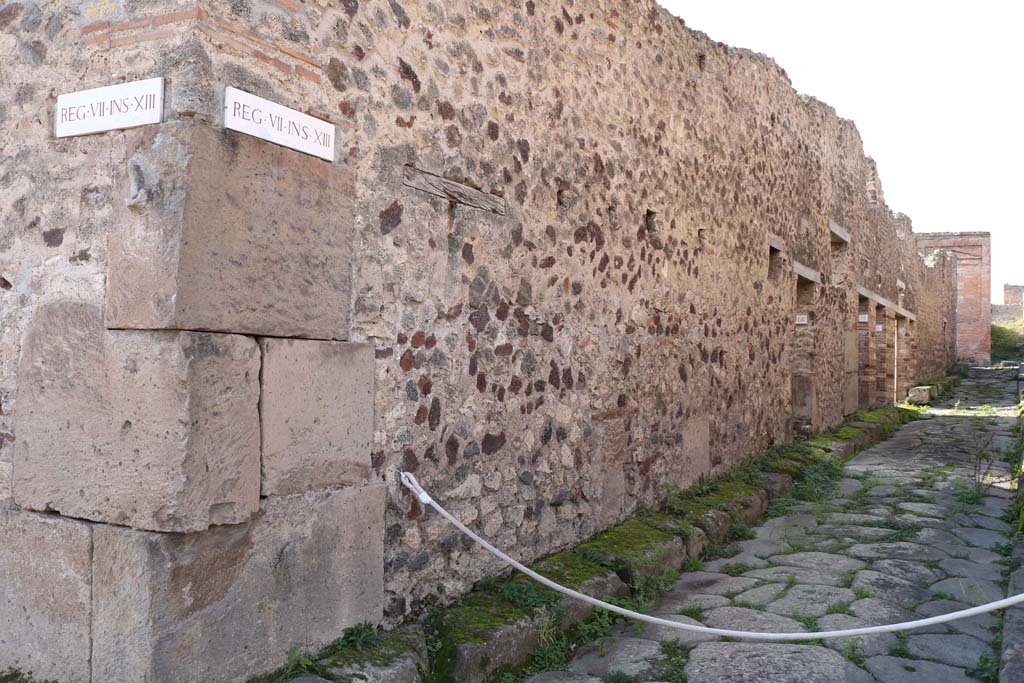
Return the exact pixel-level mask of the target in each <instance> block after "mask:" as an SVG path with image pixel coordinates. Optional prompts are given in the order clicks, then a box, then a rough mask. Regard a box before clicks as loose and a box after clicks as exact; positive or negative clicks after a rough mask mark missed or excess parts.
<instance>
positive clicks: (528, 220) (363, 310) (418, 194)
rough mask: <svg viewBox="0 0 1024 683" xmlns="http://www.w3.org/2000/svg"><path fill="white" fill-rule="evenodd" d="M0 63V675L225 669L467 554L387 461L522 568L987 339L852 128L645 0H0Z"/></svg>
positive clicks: (973, 283) (286, 645)
mask: <svg viewBox="0 0 1024 683" xmlns="http://www.w3.org/2000/svg"><path fill="white" fill-rule="evenodd" d="M0 57H2V59H0V211H2V216H0V220H2V223H0V508H2V513H0V613H2V614H3V615H7V614H14V615H17V617H18V619H17V620H13V621H12V620H8V619H0V643H4V647H3V648H0V671H2V670H3V669H4V668H6V667H8V666H10V667H15V668H19V669H24V670H26V671H31V672H32V673H33V674H34V675H36V676H38V677H40V678H59V679H60V680H62V681H65V682H67V683H78V682H80V681H93V682H95V683H99V682H100V681H102V682H103V683H113V682H115V681H116V682H120V681H175V682H176V683H182V682H187V681H208V680H244V678H245V676H247V675H250V674H253V673H257V672H259V671H261V670H266V669H270V668H273V667H274V666H276V665H278V664H280V663H281V662H282V661H284V658H285V656H286V654H287V652H288V650H289V649H290V648H291V647H292V646H293V645H295V644H298V643H304V644H305V645H307V646H315V645H316V644H317V643H320V644H322V643H326V642H329V641H330V640H332V639H333V638H335V637H337V636H338V635H339V634H340V633H341V630H342V629H343V628H345V627H346V626H349V625H351V624H354V623H358V622H360V621H373V622H384V623H386V624H394V623H397V622H398V621H399V620H401V619H402V618H404V617H405V616H406V615H408V614H410V613H415V612H419V611H421V610H422V609H423V608H424V607H425V606H427V605H429V604H432V603H436V602H442V601H445V600H448V599H450V598H451V597H452V596H454V595H458V594H460V593H462V592H465V591H466V590H468V588H469V587H470V586H471V585H472V584H473V582H475V581H476V580H478V579H480V578H481V577H483V576H485V575H487V574H490V573H494V572H495V571H497V570H498V569H499V566H498V565H497V564H496V563H495V561H493V560H491V559H489V558H488V557H485V556H484V555H483V554H482V553H481V552H479V551H478V550H477V549H475V548H472V547H470V546H469V545H467V543H466V541H465V539H463V538H462V537H460V536H459V535H458V534H457V532H455V531H454V530H452V529H451V528H450V527H449V526H447V525H446V524H445V522H444V521H443V520H441V519H439V518H438V517H437V516H436V515H432V514H429V513H428V512H426V511H425V510H424V509H423V508H422V507H421V505H420V504H419V503H418V501H417V500H416V499H415V498H414V497H412V496H410V495H408V494H407V493H406V491H405V490H404V489H403V488H402V487H401V486H400V485H399V484H398V482H397V473H398V472H399V471H400V470H408V471H411V472H413V473H415V475H416V476H417V477H418V478H419V480H420V482H421V483H422V484H423V485H424V486H425V487H426V488H427V489H428V490H429V491H431V492H432V493H433V494H435V495H436V496H437V497H438V498H439V499H441V500H443V502H444V504H445V505H446V506H447V507H448V508H449V509H450V510H451V511H452V512H453V513H454V514H456V515H457V516H458V517H459V518H460V519H461V520H462V521H464V522H465V523H467V524H470V525H471V526H473V527H474V528H475V529H477V530H479V531H480V532H481V533H482V534H483V535H485V536H486V537H488V538H489V539H491V540H492V541H493V542H494V543H495V544H496V545H498V546H500V547H502V548H505V549H507V550H509V552H510V553H511V554H513V555H515V556H517V557H519V558H522V559H523V560H525V561H529V560H533V559H535V558H539V557H542V556H544V555H547V554H550V553H552V552H555V551H557V550H560V549H563V548H565V547H568V546H571V545H574V544H576V543H578V542H579V541H581V540H583V539H585V538H587V537H589V536H591V535H592V534H594V533H595V532H597V531H600V530H602V529H603V528H605V527H607V526H609V525H611V524H613V523H615V522H617V521H619V520H621V519H622V518H623V517H624V516H626V515H628V514H630V513H631V512H633V511H634V510H636V509H637V508H638V507H639V506H641V505H645V504H652V503H654V502H656V501H657V500H658V499H659V497H660V496H661V495H662V494H663V491H664V485H665V484H669V483H671V484H676V485H679V486H686V485H688V484H690V483H692V482H694V481H695V480H696V479H697V478H698V477H699V476H700V475H701V474H708V473H714V472H719V471H722V470H724V469H726V468H728V467H730V466H732V465H734V464H736V463H737V462H739V461H740V460H741V459H742V458H744V457H745V456H749V455H751V454H754V453H757V452H759V451H761V450H762V449H764V448H765V447H767V446H769V445H771V444H775V443H780V442H784V441H787V440H790V439H791V438H793V436H794V435H799V434H802V433H813V432H817V431H821V430H823V429H826V428H828V427H831V426H834V425H836V424H837V423H839V422H840V421H841V420H842V419H843V417H844V416H845V415H848V414H850V413H852V412H854V411H856V410H857V409H858V408H863V407H868V406H874V405H881V404H886V403H892V402H893V400H895V399H901V398H902V397H903V395H905V392H906V389H907V387H909V386H910V385H911V384H912V382H913V381H914V380H915V379H918V378H922V379H923V378H928V377H931V376H934V375H938V374H940V373H941V372H942V371H943V370H944V369H945V368H946V367H947V366H948V365H949V364H950V363H951V362H952V361H953V360H954V359H955V357H956V355H961V356H962V355H964V354H965V353H968V352H970V353H973V354H976V355H978V356H981V355H985V354H987V353H988V345H987V344H988V342H987V336H984V338H983V337H982V333H981V331H980V328H979V327H978V323H977V321H973V320H967V321H966V322H965V321H963V320H961V319H958V318H957V317H956V316H955V315H954V302H955V299H956V297H957V296H958V294H957V289H956V286H957V285H956V282H955V279H954V268H955V267H956V264H960V263H961V260H962V259H961V258H960V257H959V255H954V254H953V253H951V252H950V250H929V254H928V257H927V260H923V259H922V257H921V256H920V255H919V253H918V246H919V242H918V241H917V240H916V239H915V235H914V233H913V231H912V228H911V225H910V220H909V219H908V218H907V217H905V216H902V215H894V214H893V213H892V212H891V211H890V210H889V209H888V207H887V206H886V204H885V200H884V195H883V193H882V188H881V184H880V182H879V180H878V172H877V169H876V168H875V165H874V163H873V162H872V160H871V159H869V158H866V157H865V156H864V151H863V149H862V145H861V140H860V137H859V135H858V133H857V130H856V128H855V127H854V125H853V124H852V123H851V122H849V121H845V120H843V119H840V118H839V117H837V116H836V114H835V112H834V111H833V110H832V109H831V108H830V107H829V106H827V105H826V104H823V103H821V102H819V101H817V100H815V99H813V98H811V97H806V96H801V95H798V94H797V93H796V92H795V91H794V90H793V88H792V86H791V84H790V82H789V79H788V78H787V76H786V74H785V72H784V71H783V70H782V69H781V68H780V67H779V66H778V65H776V64H775V63H774V62H773V61H772V60H771V59H769V58H767V57H765V56H763V55H759V54H755V53H752V52H749V51H747V50H742V49H736V48H732V47H729V46H726V45H723V44H721V43H716V42H714V41H712V40H710V39H709V38H708V37H707V36H705V35H703V34H701V33H699V32H696V31H693V30H691V29H689V28H687V26H686V25H685V23H684V22H683V21H682V20H680V19H678V18H675V17H673V16H671V15H670V14H669V13H668V12H666V11H664V10H663V9H660V8H659V7H658V6H657V5H656V4H654V3H653V2H650V1H649V0H640V1H639V2H632V1H630V2H624V1H621V0H589V1H585V2H579V1H576V2H573V1H567V2H564V3H554V2H547V1H545V0H526V1H525V2H520V1H518V0H515V1H502V2H487V1H484V2H473V3H463V4H450V3H448V4H446V3H438V2H431V1H427V0H424V1H422V2H414V1H411V0H306V1H305V2H302V1H297V0H276V1H273V2H272V1H263V0H236V1H234V2H231V3H223V2H205V1H204V2H196V1H195V0H153V1H151V2H136V1H134V0H56V1H54V2H46V3H43V2H32V1H29V0H24V1H18V2H4V1H3V0H0ZM156 76H162V77H164V78H165V79H166V82H165V111H164V122H163V123H160V124H154V125H151V126H146V127H143V128H139V129H133V130H128V131H121V132H107V133H101V134H97V135H90V136H83V137H70V138H61V139H57V138H55V137H54V134H53V111H54V106H55V102H56V96H57V95H59V94H62V93H67V92H72V91H76V90H81V89H85V88H92V87H98V86H103V85H110V84H113V83H119V82H125V81H133V80H139V79H143V78H150V77H156ZM224 86H233V87H236V88H239V89H241V90H245V91H247V92H250V93H253V94H255V95H258V96H260V97H264V98H267V99H269V100H272V101H274V102H277V103H280V104H282V105H285V106H288V107H292V108H294V109H297V110H299V111H301V112H305V113H307V114H310V115H312V116H315V117H318V118H321V119H324V120H327V121H329V122H331V123H333V124H335V126H336V140H337V144H336V159H335V161H334V162H333V163H332V162H328V161H322V160H319V159H316V158H313V157H310V156H307V155H303V154H301V153H299V152H296V151H293V150H286V149H283V148H280V147H277V146H275V145H273V144H271V143H269V142H266V141H263V140H260V139H257V138H254V137H250V136H247V135H243V134H241V133H237V132H232V131H226V130H224V129H223V111H222V97H223V88H224ZM972 244H973V243H972ZM986 244H987V242H986ZM970 249H975V247H970ZM953 251H954V252H955V251H956V250H953ZM971 253H972V254H973V253H975V252H974V251H971ZM978 258H980V259H982V260H983V261H984V263H987V258H988V250H987V246H986V247H985V248H984V249H983V250H982V251H981V252H979V253H978ZM985 273H986V274H985V275H984V277H985V278H986V284H985V287H984V294H983V295H982V294H981V293H980V292H981V289H980V288H981V284H980V281H981V279H982V277H983V275H982V273H981V272H980V271H979V272H977V273H976V274H975V275H972V276H971V277H970V278H969V279H965V276H964V271H963V270H961V271H960V276H961V284H960V287H961V289H960V294H959V296H961V297H964V299H965V300H967V299H971V300H972V301H973V299H972V297H976V298H977V301H978V303H979V304H980V303H981V299H982V296H983V297H984V304H985V307H986V310H987V306H988V294H987V271H985ZM958 332H959V334H958ZM986 335H987V332H986ZM961 339H963V340H964V346H963V347H960V346H958V347H957V348H958V349H959V350H956V351H955V349H954V340H956V343H957V344H958V345H959V343H960V340H961ZM968 339H972V340H974V341H972V342H970V344H973V346H970V345H969V344H968V343H967V340H968ZM968 347H969V349H970V350H969V351H968ZM54 513H64V514H66V515H67V516H63V515H62V514H54ZM11 577H15V578H13V579H12V578H11ZM90 596H91V597H90ZM76 606H77V607H76ZM25 615H28V616H25ZM23 621H24V623H23ZM226 632H227V633H231V636H232V637H231V639H230V641H229V640H225V637H224V636H223V634H224V633H226Z"/></svg>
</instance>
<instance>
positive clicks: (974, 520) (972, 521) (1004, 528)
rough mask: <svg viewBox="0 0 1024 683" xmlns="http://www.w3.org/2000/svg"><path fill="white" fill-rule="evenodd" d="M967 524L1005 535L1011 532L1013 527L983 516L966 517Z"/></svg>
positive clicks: (999, 520)
mask: <svg viewBox="0 0 1024 683" xmlns="http://www.w3.org/2000/svg"><path fill="white" fill-rule="evenodd" d="M967 524H969V525H971V526H977V527H981V528H983V529H991V530H992V531H1001V532H1003V533H1006V534H1008V533H1010V532H1011V531H1013V527H1012V526H1011V525H1009V524H1007V523H1006V522H1004V521H1003V520H1001V519H996V518H995V517H986V516H985V515H971V516H968V517H967Z"/></svg>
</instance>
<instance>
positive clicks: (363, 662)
mask: <svg viewBox="0 0 1024 683" xmlns="http://www.w3.org/2000/svg"><path fill="white" fill-rule="evenodd" d="M421 639H422V635H421V634H419V633H418V632H416V631H413V630H411V629H402V628H399V629H397V630H395V631H394V632H392V633H389V634H387V635H386V636H385V637H384V638H383V639H382V640H381V642H380V643H378V644H377V645H374V646H372V647H367V648H355V647H346V646H343V645H332V646H331V647H329V648H328V649H327V653H326V655H325V656H324V657H323V658H322V663H323V664H324V665H325V666H327V667H328V668H343V667H359V666H368V665H372V666H377V667H382V666H387V665H388V664H390V663H391V662H393V661H395V660H396V659H398V658H399V657H401V656H402V655H404V654H406V653H408V652H414V651H416V650H417V648H418V646H419V644H420V641H421ZM339 640H340V639H339ZM336 642H337V641H336Z"/></svg>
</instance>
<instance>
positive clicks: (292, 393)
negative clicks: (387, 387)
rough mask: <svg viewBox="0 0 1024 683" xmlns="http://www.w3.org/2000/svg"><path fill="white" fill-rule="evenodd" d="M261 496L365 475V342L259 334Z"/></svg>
mask: <svg viewBox="0 0 1024 683" xmlns="http://www.w3.org/2000/svg"><path fill="white" fill-rule="evenodd" d="M260 349H261V351H262V353H263V369H262V372H263V381H262V385H261V391H262V397H261V400H260V414H261V417H262V420H263V429H262V433H263V495H264V496H268V495H285V494H292V493H302V492H303V491H312V490H319V489H325V488H332V487H338V486H342V485H346V484H357V483H364V482H366V481H368V480H369V477H370V473H371V466H370V443H371V441H372V440H373V347H372V346H371V345H370V344H351V343H346V342H328V341H311V340H306V339H277V338H264V339H261V340H260Z"/></svg>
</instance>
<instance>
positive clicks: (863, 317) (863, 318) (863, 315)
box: [857, 313, 868, 323]
mask: <svg viewBox="0 0 1024 683" xmlns="http://www.w3.org/2000/svg"><path fill="white" fill-rule="evenodd" d="M867 321H868V314H867V313H861V314H860V315H858V316H857V322H859V323H866V322H867Z"/></svg>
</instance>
